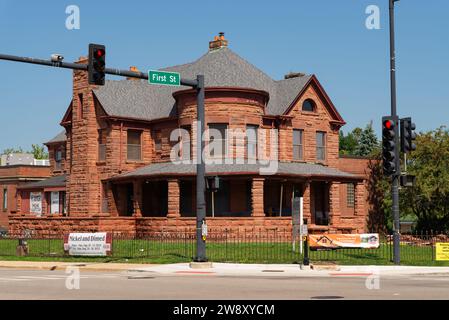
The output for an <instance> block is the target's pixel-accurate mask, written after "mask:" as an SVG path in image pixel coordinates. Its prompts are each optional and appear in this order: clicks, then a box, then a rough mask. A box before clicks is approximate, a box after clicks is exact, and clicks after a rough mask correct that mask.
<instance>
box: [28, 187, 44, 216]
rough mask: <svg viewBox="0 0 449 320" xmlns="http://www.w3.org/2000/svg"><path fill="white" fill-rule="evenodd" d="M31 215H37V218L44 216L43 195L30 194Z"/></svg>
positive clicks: (37, 193)
mask: <svg viewBox="0 0 449 320" xmlns="http://www.w3.org/2000/svg"><path fill="white" fill-rule="evenodd" d="M30 213H35V214H36V215H37V216H40V215H41V214H42V193H41V192H31V193H30Z"/></svg>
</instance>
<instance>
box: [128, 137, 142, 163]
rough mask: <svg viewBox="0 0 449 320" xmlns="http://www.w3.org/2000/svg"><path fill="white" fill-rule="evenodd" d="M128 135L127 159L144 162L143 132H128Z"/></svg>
mask: <svg viewBox="0 0 449 320" xmlns="http://www.w3.org/2000/svg"><path fill="white" fill-rule="evenodd" d="M127 133H128V138H127V139H128V147H127V159H128V160H142V143H141V136H142V131H139V130H128V132H127Z"/></svg>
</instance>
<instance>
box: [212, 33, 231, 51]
mask: <svg viewBox="0 0 449 320" xmlns="http://www.w3.org/2000/svg"><path fill="white" fill-rule="evenodd" d="M227 46H228V40H226V39H225V37H224V32H220V33H219V34H218V36H215V37H214V40H213V41H210V42H209V51H213V50H218V49H220V48H223V47H227Z"/></svg>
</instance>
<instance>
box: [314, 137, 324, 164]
mask: <svg viewBox="0 0 449 320" xmlns="http://www.w3.org/2000/svg"><path fill="white" fill-rule="evenodd" d="M316 159H317V160H323V161H324V160H326V132H317V133H316Z"/></svg>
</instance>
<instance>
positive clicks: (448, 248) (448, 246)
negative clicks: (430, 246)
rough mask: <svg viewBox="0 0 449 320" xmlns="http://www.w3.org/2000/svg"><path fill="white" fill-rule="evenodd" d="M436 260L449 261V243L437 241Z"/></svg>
mask: <svg viewBox="0 0 449 320" xmlns="http://www.w3.org/2000/svg"><path fill="white" fill-rule="evenodd" d="M435 248H436V255H435V256H436V257H435V258H436V260H437V261H449V243H442V242H437V243H436V246H435Z"/></svg>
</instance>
